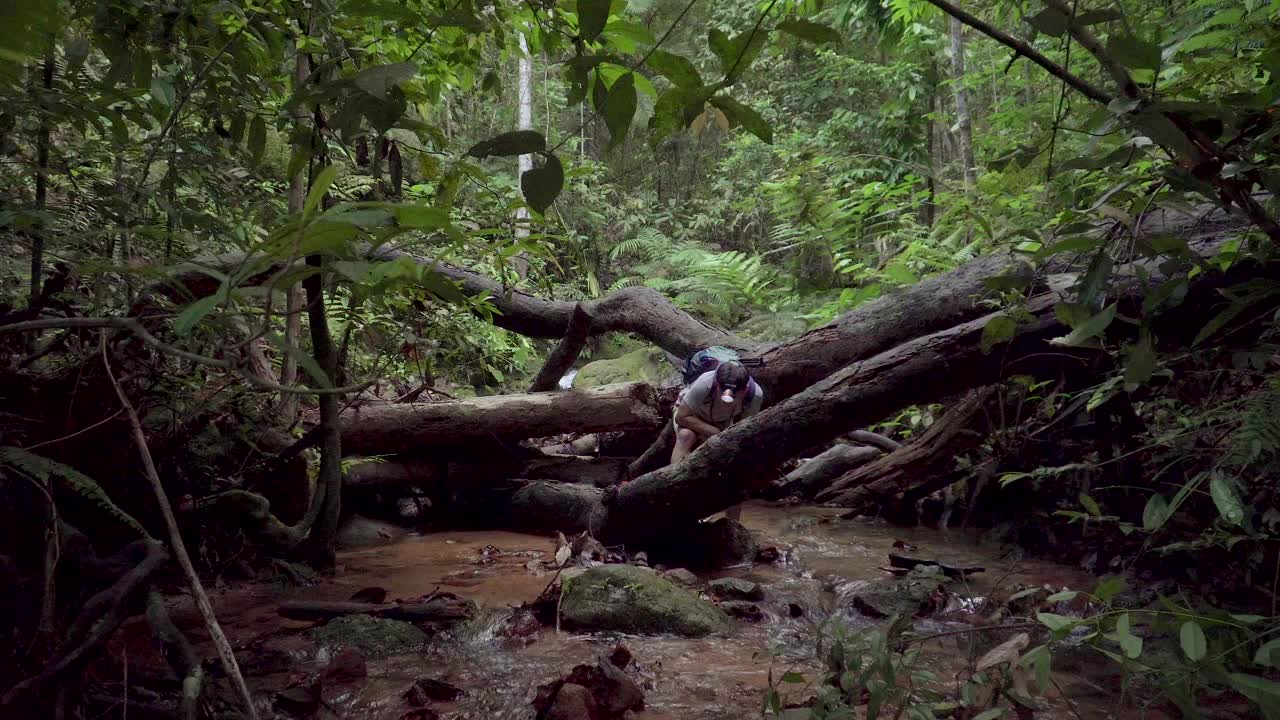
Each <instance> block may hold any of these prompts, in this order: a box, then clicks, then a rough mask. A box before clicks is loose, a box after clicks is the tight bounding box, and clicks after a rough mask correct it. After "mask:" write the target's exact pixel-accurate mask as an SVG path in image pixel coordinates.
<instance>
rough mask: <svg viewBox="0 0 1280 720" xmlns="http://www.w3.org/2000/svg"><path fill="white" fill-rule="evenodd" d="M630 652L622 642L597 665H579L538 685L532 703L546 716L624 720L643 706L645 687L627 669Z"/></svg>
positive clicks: (564, 719)
mask: <svg viewBox="0 0 1280 720" xmlns="http://www.w3.org/2000/svg"><path fill="white" fill-rule="evenodd" d="M630 664H631V652H630V651H629V650H627V649H626V648H625V647H623V646H621V645H619V646H618V647H616V648H614V650H613V652H612V653H611V654H610V656H609V657H601V658H600V659H599V660H597V661H596V664H595V665H578V666H577V667H575V668H573V670H572V671H571V672H570V673H569V674H568V675H567V676H565V677H563V678H561V679H559V680H554V681H552V682H549V683H547V684H545V685H542V686H540V687H539V688H538V693H537V695H536V696H535V697H534V699H533V707H534V708H535V709H536V710H537V711H538V717H539V718H546V719H547V720H621V719H622V718H623V717H625V716H627V714H628V713H630V712H640V711H641V710H644V691H643V690H641V689H640V686H639V685H637V684H636V682H635V680H633V679H631V676H630V675H628V674H627V673H626V672H625V671H626V668H627V666H628V665H630Z"/></svg>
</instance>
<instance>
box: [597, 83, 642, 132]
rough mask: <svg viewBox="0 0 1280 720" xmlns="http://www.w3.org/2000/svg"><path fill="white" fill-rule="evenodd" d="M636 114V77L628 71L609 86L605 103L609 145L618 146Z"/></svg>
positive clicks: (605, 121) (605, 120)
mask: <svg viewBox="0 0 1280 720" xmlns="http://www.w3.org/2000/svg"><path fill="white" fill-rule="evenodd" d="M597 82H599V81H598V80H597ZM635 114H636V86H635V78H634V77H633V74H632V73H627V74H626V75H623V76H622V77H620V78H618V79H617V80H615V81H614V83H613V85H612V86H610V87H609V95H608V97H607V98H606V99H605V103H604V123H605V125H606V126H607V127H608V128H609V147H614V146H616V145H617V144H618V143H620V142H622V140H623V139H624V138H625V137H626V136H627V130H629V129H630V128H631V120H632V119H633V118H634V117H635Z"/></svg>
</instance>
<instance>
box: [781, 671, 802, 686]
mask: <svg viewBox="0 0 1280 720" xmlns="http://www.w3.org/2000/svg"><path fill="white" fill-rule="evenodd" d="M782 682H784V683H791V684H799V683H803V682H805V679H804V675H801V674H800V673H798V672H786V673H783V674H782Z"/></svg>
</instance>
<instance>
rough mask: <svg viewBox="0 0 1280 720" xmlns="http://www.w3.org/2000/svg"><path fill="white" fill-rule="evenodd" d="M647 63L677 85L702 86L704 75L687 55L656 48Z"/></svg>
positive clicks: (686, 86)
mask: <svg viewBox="0 0 1280 720" xmlns="http://www.w3.org/2000/svg"><path fill="white" fill-rule="evenodd" d="M646 64H647V65H648V66H649V67H651V68H653V69H654V70H655V71H656V72H657V73H658V74H659V75H661V76H662V77H664V78H666V79H668V80H670V81H671V82H672V83H673V84H675V85H676V86H677V87H682V88H700V87H702V77H701V76H700V75H698V68H696V67H694V65H693V63H692V62H690V60H689V59H688V58H686V57H683V56H680V55H676V54H674V53H669V52H667V51H666V50H655V51H653V54H652V55H650V56H649V59H648V60H647V61H646Z"/></svg>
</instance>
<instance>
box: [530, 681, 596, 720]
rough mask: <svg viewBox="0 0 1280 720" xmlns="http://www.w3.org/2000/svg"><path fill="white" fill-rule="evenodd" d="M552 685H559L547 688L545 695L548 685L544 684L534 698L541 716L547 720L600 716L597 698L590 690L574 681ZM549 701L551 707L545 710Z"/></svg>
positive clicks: (590, 718) (586, 718) (588, 718)
mask: <svg viewBox="0 0 1280 720" xmlns="http://www.w3.org/2000/svg"><path fill="white" fill-rule="evenodd" d="M551 685H553V686H554V685H558V687H554V688H552V689H549V690H546V695H545V697H544V689H546V688H547V687H548V686H545V685H544V686H543V687H541V688H538V696H537V697H535V698H534V699H533V706H534V707H535V708H537V709H538V716H539V717H545V718H546V719H547V720H596V718H598V717H599V715H600V713H599V710H598V709H597V708H596V699H595V697H593V696H592V695H591V691H590V690H588V689H586V688H584V687H582V686H581V685H575V684H573V683H561V682H556V683H552V684H551ZM540 701H541V702H540ZM548 703H550V705H551V707H550V708H549V709H547V710H545V712H544V708H545V706H546V705H547V704H548Z"/></svg>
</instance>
